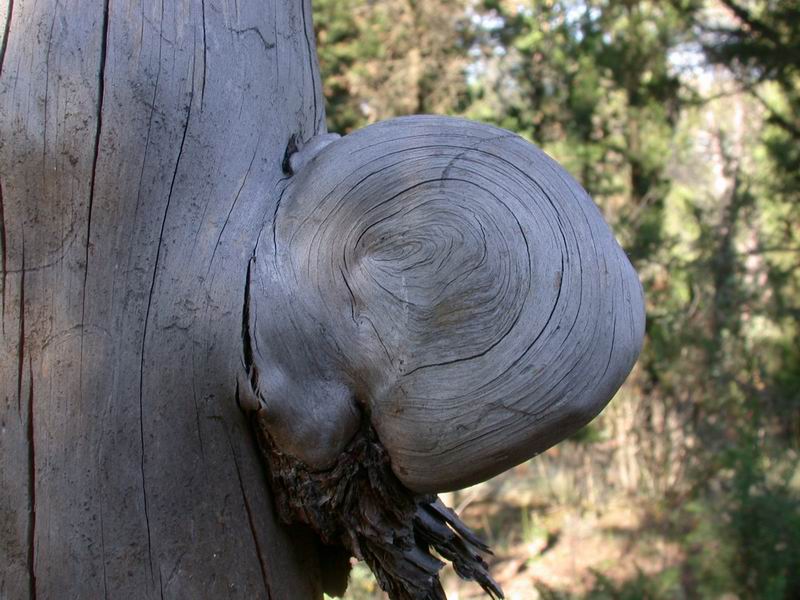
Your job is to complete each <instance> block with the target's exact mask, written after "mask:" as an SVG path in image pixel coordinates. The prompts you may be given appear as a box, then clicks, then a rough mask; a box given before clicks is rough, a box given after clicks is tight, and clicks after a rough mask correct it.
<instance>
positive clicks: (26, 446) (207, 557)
mask: <svg viewBox="0 0 800 600" xmlns="http://www.w3.org/2000/svg"><path fill="white" fill-rule="evenodd" d="M2 4H3V6H2V8H0V32H3V39H2V45H1V46H0V48H1V49H2V52H0V63H1V64H0V190H1V191H0V193H1V194H2V197H1V198H0V217H2V227H0V244H2V261H0V264H2V269H3V272H2V274H0V275H1V277H0V279H1V280H2V281H1V283H2V329H0V336H1V337H2V342H0V597H2V598H9V599H18V598H28V597H30V598H35V597H37V596H38V597H41V598H103V597H110V598H136V599H140V598H273V599H275V600H279V599H283V598H297V599H312V598H320V597H321V589H320V585H319V577H318V572H319V569H318V566H317V560H316V555H315V554H314V552H313V550H311V548H312V546H311V542H310V538H309V536H308V535H306V534H303V533H302V532H297V531H294V530H288V529H287V528H285V527H284V526H282V525H281V524H280V523H279V521H278V519H277V517H276V516H275V514H274V512H273V507H272V501H271V498H270V494H269V490H268V486H267V482H266V478H265V477H264V474H263V470H262V465H261V463H260V459H259V457H258V451H257V448H256V446H255V444H254V442H253V440H252V438H251V433H250V429H249V426H248V424H247V422H246V420H245V419H244V417H243V416H242V414H241V411H240V410H239V409H238V407H237V406H236V404H235V400H234V390H235V385H236V373H237V371H238V369H239V367H240V356H241V319H242V297H243V290H244V285H245V274H246V271H247V263H248V260H249V258H250V256H251V255H252V252H253V247H254V245H255V241H256V238H257V236H258V233H259V231H260V230H261V228H262V226H263V224H264V223H266V222H269V220H270V219H271V218H272V214H273V213H274V210H275V204H276V202H277V199H278V197H279V196H280V194H281V190H282V188H283V186H284V185H285V175H284V173H283V172H282V169H281V163H282V160H283V155H284V150H285V148H286V144H287V141H288V140H289V138H290V137H292V136H296V137H297V138H298V139H300V140H307V139H310V138H311V137H313V136H314V135H315V134H316V133H319V132H321V131H324V125H323V124H324V112H323V110H322V97H321V93H320V91H321V90H320V84H319V79H318V73H317V67H316V55H315V51H314V46H313V30H312V28H311V22H310V2H308V1H302V2H301V1H299V0H292V1H290V2H284V1H282V0H281V1H274V0H273V1H266V2H261V1H254V0H239V1H237V2H229V1H227V0H198V1H197V2H188V3H187V2H177V3H173V2H161V1H150V0H130V1H127V0H126V1H125V2H118V1H114V0H106V1H105V2H104V1H103V0H80V1H77V0H59V1H55V0H36V1H34V0H13V2H3V3H2Z"/></svg>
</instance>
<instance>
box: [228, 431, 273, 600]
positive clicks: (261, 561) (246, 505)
mask: <svg viewBox="0 0 800 600" xmlns="http://www.w3.org/2000/svg"><path fill="white" fill-rule="evenodd" d="M225 434H226V435H227V436H228V445H229V446H230V448H231V456H232V457H233V465H234V467H235V468H236V477H237V479H238V480H239V490H240V491H241V493H242V501H243V502H244V510H245V513H247V524H248V525H249V526H250V534H251V535H252V536H253V545H254V546H255V550H256V556H257V557H258V566H259V567H260V568H261V579H262V581H263V582H264V591H265V592H266V594H267V599H268V600H271V598H272V591H271V589H270V586H269V578H268V577H267V567H266V561H265V560H264V553H263V552H262V551H261V544H260V543H259V541H258V535H257V534H256V527H255V523H254V522H253V511H252V509H251V508H250V501H249V500H248V499H247V494H246V493H245V491H244V482H243V481H242V472H241V470H240V469H239V461H238V459H237V458H236V452H235V451H234V449H233V443H232V442H231V436H230V434H228V432H227V431H226V432H225Z"/></svg>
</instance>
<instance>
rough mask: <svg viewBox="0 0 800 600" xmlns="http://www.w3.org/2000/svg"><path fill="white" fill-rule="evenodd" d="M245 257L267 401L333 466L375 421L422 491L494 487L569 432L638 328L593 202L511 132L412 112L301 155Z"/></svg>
mask: <svg viewBox="0 0 800 600" xmlns="http://www.w3.org/2000/svg"><path fill="white" fill-rule="evenodd" d="M298 165H301V167H300V169H299V171H298V172H297V173H296V174H295V175H294V176H293V178H292V181H291V184H290V186H289V187H288V188H287V190H286V193H285V194H284V195H283V197H282V199H281V201H280V203H279V206H278V207H277V209H276V213H275V221H274V223H273V224H272V226H271V227H270V228H267V229H265V230H264V231H263V232H262V236H261V240H260V242H259V244H258V247H257V251H256V257H255V260H254V263H253V266H252V273H251V280H250V281H251V285H250V311H249V313H250V315H249V316H250V324H249V328H250V332H251V334H252V338H253V344H252V345H253V354H254V356H253V364H254V372H256V373H257V377H256V379H257V381H256V382H255V383H256V388H257V390H256V391H257V392H258V393H257V395H258V396H259V398H260V402H261V403H262V404H263V408H264V410H263V413H262V414H263V415H264V416H263V418H264V419H266V421H265V422H266V423H267V427H268V428H269V433H270V435H271V436H272V437H273V439H274V440H275V442H276V443H277V444H278V446H279V447H280V448H281V450H282V451H284V452H287V453H289V454H292V455H294V456H295V457H297V458H299V459H300V460H301V461H303V462H304V463H306V464H307V465H310V466H311V467H312V468H317V469H323V468H326V467H328V466H329V465H331V464H333V463H334V461H335V460H336V457H337V456H338V454H339V453H340V452H341V450H342V449H343V448H345V447H346V445H347V444H348V443H349V441H350V440H351V438H353V436H354V435H355V433H356V432H357V431H358V430H359V429H360V427H362V425H361V420H362V418H366V419H368V420H369V423H370V425H371V426H372V427H373V428H374V430H375V431H376V432H377V435H378V438H379V440H380V442H381V443H382V444H383V446H384V447H385V448H386V450H387V452H388V454H389V456H390V458H391V464H392V469H393V471H394V473H395V474H396V475H397V477H398V478H399V479H400V480H401V481H402V482H403V483H404V484H405V485H406V486H407V487H409V488H410V489H412V490H414V491H417V492H432V491H433V492H439V491H444V490H450V489H455V488H459V487H463V486H465V485H469V484H472V483H476V482H478V481H481V480H484V479H486V478H488V477H491V476H492V475H495V474H497V473H499V472H501V471H503V470H505V469H507V468H509V467H511V466H513V465H515V464H518V463H519V462H521V461H523V460H525V459H527V458H530V457H531V456H534V455H535V454H537V453H539V452H541V451H543V450H545V449H546V448H548V447H550V446H551V445H553V444H555V443H556V442H558V441H560V440H562V439H564V438H565V437H567V436H568V435H570V434H572V433H574V432H575V431H576V430H577V429H578V428H580V427H582V426H583V425H585V424H586V423H587V422H588V421H590V420H591V419H592V418H594V417H595V416H596V415H597V414H598V413H599V412H600V410H601V409H602V408H603V407H604V406H605V405H606V403H607V402H608V401H609V400H610V399H611V397H612V396H613V394H614V393H615V392H616V390H617V388H618V387H619V386H620V385H621V384H622V382H623V380H624V379H625V377H626V376H627V375H628V373H629V371H630V369H631V368H632V366H633V364H634V362H635V360H636V357H637V356H638V354H639V351H640V349H641V344H642V340H643V336H644V302H643V297H642V289H641V285H640V283H639V280H638V277H637V275H636V273H635V271H634V270H633V267H632V266H631V264H630V262H629V261H628V259H627V257H626V256H625V253H624V252H623V250H622V249H621V248H620V247H619V245H618V244H617V242H616V241H615V240H614V237H613V235H612V233H611V231H610V229H609V227H608V226H607V225H606V224H605V222H604V221H603V219H602V216H601V215H600V212H599V211H598V209H597V207H596V206H595V205H594V203H593V202H592V200H591V199H590V198H589V197H588V196H587V194H586V192H585V191H584V190H583V189H582V188H581V187H580V186H579V185H578V184H577V183H576V182H575V181H574V179H572V177H570V176H569V175H568V174H567V172H566V171H565V170H564V169H563V168H561V167H560V166H559V165H557V164H556V163H555V162H554V161H553V160H551V159H550V158H549V157H547V156H546V155H545V154H544V153H543V152H541V151H540V150H538V149H537V148H535V147H534V146H532V145H531V144H529V143H527V142H525V141H524V140H522V139H521V138H519V137H518V136H516V135H513V134H511V133H510V132H507V131H504V130H501V129H497V128H494V127H490V126H487V125H481V124H478V123H473V122H469V121H465V120H462V119H455V118H446V117H431V116H417V117H407V118H401V119H393V120H389V121H385V122H381V123H378V124H376V125H371V126H369V127H366V128H365V129H362V130H360V131H357V132H355V133H353V134H350V135H348V136H345V137H343V138H341V139H340V140H336V141H332V142H331V143H328V144H327V145H325V146H324V147H323V148H322V149H321V150H320V151H319V153H318V154H317V155H316V156H314V157H309V156H304V157H303V160H302V161H298Z"/></svg>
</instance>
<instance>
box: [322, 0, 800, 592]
mask: <svg viewBox="0 0 800 600" xmlns="http://www.w3.org/2000/svg"><path fill="white" fill-rule="evenodd" d="M314 11H315V12H314V18H315V23H316V25H315V27H316V33H317V41H318V48H319V56H320V62H321V66H322V75H323V79H324V87H325V96H326V100H327V108H328V124H329V128H330V130H331V131H335V132H339V133H346V132H348V131H350V130H353V129H355V128H358V127H362V126H363V125H365V124H367V123H370V122H374V121H377V120H380V119H386V118H389V117H393V116H397V115H404V114H415V113H443V114H451V115H462V116H465V117H468V118H471V119H477V120H479V121H484V122H487V123H493V124H496V125H499V126H501V127H505V128H507V129H510V130H512V131H515V132H517V133H518V134H520V135H522V136H523V137H525V138H527V139H529V140H531V141H533V142H535V143H536V144H538V145H540V146H541V147H542V148H543V149H544V150H545V151H546V152H548V153H549V154H550V155H552V156H553V157H554V158H556V159H557V160H558V161H559V162H561V163H562V164H563V165H564V166H565V167H566V168H567V169H568V170H569V171H570V172H571V173H572V174H573V175H574V176H575V177H576V178H577V179H578V180H579V181H580V182H581V183H582V184H583V186H584V187H585V188H586V189H587V190H588V191H589V193H590V194H591V195H592V197H593V198H594V200H595V202H596V203H597V204H598V205H599V207H600V209H601V210H602V212H603V213H604V215H605V218H606V219H607V220H608V222H609V223H611V224H612V226H613V228H614V230H615V232H616V235H617V238H618V239H619V240H620V242H621V243H622V245H623V247H624V248H625V250H626V251H627V253H628V256H629V257H630V259H631V261H632V262H633V263H634V265H635V266H636V268H637V270H638V272H639V274H640V276H641V279H642V283H643V285H644V289H645V294H646V297H647V312H648V318H647V336H646V343H645V347H644V351H643V354H642V357H641V359H640V361H639V363H638V365H637V367H636V368H635V370H634V372H633V373H632V375H631V377H630V378H629V380H628V382H627V383H626V384H625V386H624V387H623V388H622V390H620V392H619V393H618V394H617V396H616V398H615V399H614V400H613V401H612V402H611V404H610V405H609V407H608V408H607V409H606V410H605V412H604V413H603V414H602V416H601V417H600V418H599V419H597V420H596V421H595V422H593V423H592V424H590V425H589V426H588V427H586V428H585V429H583V430H582V431H581V432H580V433H579V434H578V435H576V436H574V437H573V438H572V439H570V440H568V441H566V442H564V443H562V444H560V445H559V446H557V447H556V448H553V449H551V450H550V451H549V452H547V453H545V454H544V455H542V456H539V457H537V458H536V459H534V460H532V461H530V462H528V463H525V464H523V465H520V466H519V467H517V468H515V469H513V470H512V471H510V472H508V473H506V474H504V475H501V476H499V477H497V478H495V479H493V480H491V481H489V482H487V483H485V484H481V485H479V486H475V487H474V488H471V489H468V490H463V491H459V492H455V493H452V494H449V495H448V497H447V498H446V500H447V501H448V502H449V503H450V504H451V505H453V506H455V507H457V508H458V510H459V511H460V512H461V513H462V514H463V516H464V518H465V519H466V520H467V521H468V522H469V523H470V524H471V525H473V526H474V527H475V528H476V529H477V530H478V531H479V532H480V533H481V534H482V535H483V536H484V537H485V538H486V539H487V540H488V541H489V542H490V543H491V544H492V546H493V547H494V549H495V556H494V557H493V558H492V561H491V562H492V565H493V566H492V569H493V573H494V574H495V575H496V576H497V578H498V579H499V580H500V582H501V583H502V584H503V585H504V587H505V589H506V593H507V596H508V597H509V598H510V599H511V600H515V599H523V600H532V599H536V598H543V599H554V600H555V599H562V598H563V599H566V598H598V599H599V598H631V599H638V598H652V599H660V598H726V599H733V598H741V599H746V598H765V599H789V598H800V341H798V340H799V339H800V327H799V325H798V324H799V323H800V318H799V317H800V269H798V265H799V264H800V6H798V4H797V3H796V0H664V1H639V0H590V1H583V0H540V1H533V0H516V1H506V0H485V1H482V0H372V1H370V0H314ZM445 587H446V588H447V591H448V595H449V598H450V600H458V599H460V598H473V597H474V598H479V597H481V594H480V593H479V590H478V588H477V586H475V585H474V584H466V583H461V582H459V581H458V579H457V578H456V577H455V575H454V574H453V573H452V572H450V573H447V574H446V575H445ZM383 597H384V596H382V594H381V592H380V591H379V590H378V589H377V586H376V584H375V581H374V579H372V578H371V575H370V574H369V572H368V571H367V570H366V569H365V568H361V567H358V568H357V569H356V571H355V575H354V577H353V580H352V583H351V589H350V591H349V592H348V598H351V599H367V598H383Z"/></svg>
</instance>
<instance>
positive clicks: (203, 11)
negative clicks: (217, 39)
mask: <svg viewBox="0 0 800 600" xmlns="http://www.w3.org/2000/svg"><path fill="white" fill-rule="evenodd" d="M200 11H201V14H202V16H203V81H202V82H201V83H200V112H203V99H204V98H205V97H206V78H207V77H208V46H207V45H206V0H202V1H201V2H200Z"/></svg>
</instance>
